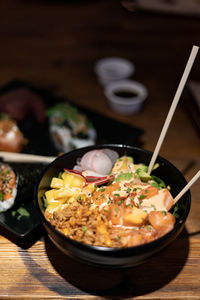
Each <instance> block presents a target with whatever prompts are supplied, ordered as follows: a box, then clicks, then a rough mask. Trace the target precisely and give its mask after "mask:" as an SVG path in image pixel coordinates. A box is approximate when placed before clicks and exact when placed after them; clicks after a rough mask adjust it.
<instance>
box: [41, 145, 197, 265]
mask: <svg viewBox="0 0 200 300" xmlns="http://www.w3.org/2000/svg"><path fill="white" fill-rule="evenodd" d="M101 148H110V149H113V150H115V151H117V152H118V153H119V155H120V156H122V155H128V156H132V157H133V158H134V161H135V162H136V163H139V162H141V163H144V164H146V165H148V164H149V162H150V159H151V156H152V153H151V152H149V151H145V150H142V149H139V148H134V147H131V146H126V145H111V144H104V145H98V146H91V147H86V148H81V149H77V150H74V151H71V152H69V153H66V154H64V155H63V156H61V157H58V158H57V159H56V160H55V161H53V162H52V163H51V164H49V165H48V166H47V168H46V169H45V170H44V172H43V174H42V176H41V178H40V179H39V183H38V185H37V186H36V189H35V201H36V206H37V207H38V210H39V213H40V216H41V219H42V223H43V225H44V227H45V228H46V230H47V233H48V235H49V237H50V239H51V240H52V241H53V243H54V244H55V245H56V246H57V247H58V248H59V249H60V250H61V251H63V252H64V253H65V254H67V255H69V256H71V257H73V258H75V259H77V260H79V261H81V262H85V263H88V264H93V265H97V266H103V267H113V268H114V267H115V268H121V267H130V266H135V265H138V264H141V263H143V262H145V261H146V260H147V259H148V258H149V257H151V256H152V255H154V254H155V253H157V252H158V251H160V250H161V249H162V248H164V247H166V246H167V245H168V244H169V243H171V242H172V241H173V240H174V239H175V238H176V237H177V236H178V234H179V233H180V232H181V230H182V229H183V227H184V224H185V221H186V219H187V216H188V214H189V211H190V198H191V196H190V192H189V191H188V192H187V193H186V194H185V195H184V196H183V197H182V198H181V199H180V200H179V203H178V207H179V208H178V211H177V213H178V215H179V218H178V219H177V222H176V224H175V227H174V229H173V230H172V231H170V232H169V233H167V234H166V235H164V236H163V237H161V238H159V239H157V240H155V241H153V242H150V243H148V244H144V245H141V246H136V247H130V248H106V247H97V246H91V245H86V244H83V243H80V242H76V241H74V240H72V239H70V238H68V237H66V236H65V235H63V234H62V233H60V232H59V231H57V230H56V229H55V228H54V227H53V226H52V225H51V224H50V223H49V222H48V221H47V220H46V219H45V217H44V210H45V208H44V204H43V200H42V196H43V195H44V192H45V191H46V190H48V189H49V186H50V182H51V178H52V177H53V176H57V175H58V173H59V172H60V171H62V170H63V168H68V169H72V168H73V166H74V165H75V163H76V160H77V158H80V157H82V156H83V155H84V153H86V152H88V151H90V150H94V149H101ZM157 162H159V164H160V167H159V168H158V169H156V170H155V171H154V173H153V174H154V175H156V176H158V177H160V178H161V179H163V180H164V181H165V183H166V184H167V185H170V186H171V193H172V195H173V196H175V195H177V194H178V193H179V191H180V190H181V189H182V188H183V187H184V186H185V185H186V180H185V178H184V177H183V175H182V174H181V173H180V171H178V169H177V168H176V167H175V166H173V165H172V164H171V163H170V162H168V161H167V160H165V159H163V158H161V157H158V159H157Z"/></svg>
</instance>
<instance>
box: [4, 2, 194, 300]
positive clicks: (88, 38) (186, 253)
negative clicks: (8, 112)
mask: <svg viewBox="0 0 200 300" xmlns="http://www.w3.org/2000/svg"><path fill="white" fill-rule="evenodd" d="M199 32H200V20H199V19H197V18H189V19H187V18H184V17H180V16H179V17H176V16H173V17H172V16H167V15H166V16H159V15H154V14H147V13H142V12H135V13H130V12H128V11H126V10H125V9H124V8H123V7H122V6H121V4H120V1H115V0H110V1H106V0H101V1H23V0H21V1H20V0H15V1H14V0H7V1H2V2H1V4H0V37H1V47H0V53H1V55H0V66H1V67H0V83H1V85H4V84H6V83H7V82H8V81H10V80H13V79H15V78H19V79H24V80H28V81H30V82H32V83H33V84H35V85H38V86H42V87H46V88H49V89H51V90H52V91H54V92H55V93H56V94H58V95H62V96H67V97H69V98H71V99H72V100H73V101H74V102H75V103H78V104H82V105H84V106H85V107H89V108H91V109H93V110H95V111H97V112H100V113H102V114H105V115H107V116H110V117H113V118H115V119H117V120H119V121H122V122H125V123H128V124H131V125H133V126H139V127H141V128H144V129H145V134H144V136H143V147H144V148H145V149H148V150H153V149H154V147H155V144H156V141H157V139H158V136H159V133H160V130H161V128H162V125H163V123H164V120H165V117H166V114H167V111H168V109H169V106H170V102H171V101H172V99H173V96H174V94H175V91H176V87H177V85H178V83H179V79H180V77H181V75H182V72H183V69H184V66H185V64H186V61H187V59H188V56H189V53H190V50H191V48H192V45H193V44H198V42H199ZM105 56H120V57H125V58H127V59H130V60H131V61H132V62H133V63H134V64H135V66H136V73H135V74H134V76H133V78H134V79H135V80H138V81H140V82H142V83H143V84H145V85H146V86H147V88H148V91H149V96H148V99H147V101H146V104H145V106H144V108H143V110H142V111H141V112H140V113H138V114H137V115H131V116H128V117H126V116H121V115H119V114H116V113H114V112H112V111H111V110H110V109H109V108H108V106H107V100H106V98H105V96H104V94H103V89H102V87H101V86H100V85H99V84H98V82H97V78H96V76H95V74H94V70H93V68H94V63H95V62H96V61H97V60H98V59H99V58H102V57H105ZM199 62H200V56H198V58H197V59H196V62H195V65H194V67H193V69H192V72H191V75H190V78H192V79H195V80H198V78H199V74H200V70H199V65H200V64H199ZM160 154H161V155H162V156H164V157H165V158H167V159H168V160H170V161H171V162H172V163H174V164H175V165H176V166H177V167H178V168H179V169H180V170H181V171H182V172H183V173H184V175H185V177H186V179H190V178H191V177H192V176H193V175H194V174H195V172H196V171H197V170H198V169H199V167H200V139H199V135H198V133H197V132H196V131H195V128H194V127H193V125H192V123H191V120H190V119H189V118H188V115H187V113H186V111H184V109H183V107H182V104H181V103H180V105H179V106H178V108H177V110H176V112H175V115H174V118H173V121H172V123H171V125H170V128H169V131H168V133H167V136H166V139H165V142H164V144H163V146H162V149H161V152H160ZM199 188H200V183H199V182H198V183H196V184H195V185H194V186H193V187H192V188H191V192H192V207H191V212H190V215H189V218H188V220H187V222H186V226H185V228H184V230H183V232H182V233H181V235H180V236H179V237H178V238H177V239H176V240H175V241H174V242H173V243H172V244H171V245H170V246H169V247H168V248H167V249H165V250H163V251H162V252H161V253H160V254H159V255H157V256H156V257H154V258H152V259H151V260H150V261H149V262H147V263H146V264H144V265H141V266H138V267H135V268H131V269H128V270H115V271H113V270H102V269H96V268H94V267H89V266H87V265H82V264H80V263H77V262H75V261H73V260H71V259H69V258H68V257H66V256H65V255H63V254H62V253H61V252H60V251H59V250H58V249H57V248H56V247H55V246H54V245H53V244H52V242H51V241H50V240H49V239H48V237H47V236H46V234H45V232H44V230H43V229H42V228H38V230H37V231H35V232H34V233H33V235H32V236H31V238H29V239H17V238H16V237H15V236H14V235H12V234H11V233H9V232H7V231H6V230H4V229H3V228H0V234H1V236H0V262H1V263H0V298H1V299H36V298H37V299H63V298H65V299H79V298H82V299H107V298H108V299H111V298H112V299H123V298H127V299H130V298H134V299H200V221H199V220H200V218H199V213H200V201H199Z"/></svg>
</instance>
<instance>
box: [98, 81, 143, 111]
mask: <svg viewBox="0 0 200 300" xmlns="http://www.w3.org/2000/svg"><path fill="white" fill-rule="evenodd" d="M104 93H105V95H106V97H107V99H108V103H109V105H110V107H111V109H113V110H114V111H115V112H117V113H120V114H123V115H131V114H134V113H137V112H139V111H140V109H141V107H142V104H143V102H144V100H145V99H146V97H147V94H148V93H147V89H146V87H145V86H144V85H142V84H141V83H139V82H136V81H133V80H121V81H116V82H113V83H110V84H108V85H107V86H106V87H105V89H104Z"/></svg>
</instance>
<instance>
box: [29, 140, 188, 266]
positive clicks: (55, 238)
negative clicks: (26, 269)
mask: <svg viewBox="0 0 200 300" xmlns="http://www.w3.org/2000/svg"><path fill="white" fill-rule="evenodd" d="M102 152H103V153H104V154H105V153H106V154H109V155H110V153H109V152H111V153H114V154H116V155H117V156H116V157H115V158H114V161H115V162H113V165H114V166H113V165H112V172H109V174H108V175H104V176H102V177H101V178H100V176H97V174H96V175H95V174H94V173H90V172H89V173H88V174H87V176H88V177H87V176H86V175H84V176H85V177H84V176H83V175H82V174H83V173H84V172H85V170H84V171H83V172H82V170H80V165H79V166H78V167H77V162H78V164H80V161H81V159H82V158H83V157H87V156H88V153H96V154H95V155H97V156H98V155H99V153H102ZM104 154H103V155H104ZM109 155H108V156H109ZM111 156H112V155H111ZM114 156H115V155H114ZM151 156H152V152H150V151H147V150H143V149H140V148H136V147H132V146H128V145H121V144H103V145H95V146H90V147H85V148H80V149H76V150H73V151H71V152H68V153H66V154H63V155H62V156H60V157H58V158H57V159H55V160H54V161H53V162H52V163H50V164H49V165H48V166H47V167H46V169H45V170H44V171H43V173H42V174H41V176H40V178H39V181H38V183H37V185H36V188H35V197H34V198H35V203H36V207H37V209H38V211H39V214H40V217H41V221H42V224H43V226H44V227H45V229H46V231H47V233H48V236H49V238H50V239H51V241H52V242H53V243H54V244H55V245H56V246H57V247H58V248H59V249H60V250H61V251H62V252H63V253H65V254H66V255H68V256H70V257H72V258H74V259H76V260H78V261H80V262H84V263H87V264H91V265H95V266H100V267H108V268H126V267H132V266H136V265H139V264H141V263H144V262H145V261H146V260H147V259H149V258H150V257H151V256H153V255H155V254H156V253H157V252H159V251H160V250H161V249H163V248H164V247H166V246H167V245H169V244H170V243H171V242H172V241H174V240H175V239H176V237H177V236H178V235H179V234H180V232H181V231H182V229H183V227H184V225H185V222H186V219H187V217H188V214H189V211H190V206H191V195H190V191H188V192H186V193H185V194H184V195H183V196H182V197H181V199H180V200H179V201H178V203H177V204H176V205H175V206H174V205H173V203H171V205H169V206H168V207H167V208H166V209H165V207H164V208H163V207H162V206H161V207H158V208H157V204H156V203H157V202H156V201H157V200H158V196H159V195H161V193H163V195H164V194H165V193H167V195H168V196H167V197H165V199H168V200H170V199H171V200H172V199H173V197H175V196H176V195H177V194H178V193H179V192H180V191H181V190H182V189H183V187H184V186H185V185H186V183H187V182H186V180H185V178H184V176H183V175H182V174H181V172H180V171H179V170H178V169H177V168H176V167H175V166H174V165H173V164H171V163H170V162H169V161H167V160H166V159H164V158H162V157H160V156H158V158H157V161H156V165H155V168H154V170H153V171H152V173H151V175H149V176H150V177H151V176H152V177H151V178H146V176H147V172H146V170H147V166H148V164H149V162H150V160H151ZM124 158H126V162H127V161H128V168H131V167H133V169H135V170H136V171H135V173H134V172H133V174H132V175H133V177H134V178H136V179H134V180H136V183H135V184H136V185H135V186H134V188H133V189H132V194H130V193H131V188H132V187H131V188H130V185H129V183H130V178H127V177H126V175H124V174H127V171H126V172H125V173H123V171H122V170H120V173H117V176H118V177H117V176H116V174H115V172H113V169H114V168H116V166H117V167H118V166H119V165H121V161H123V159H124ZM112 159H113V157H112ZM89 162H90V163H91V158H89ZM116 162H118V163H117V165H115V164H116ZM86 163H87V162H86ZM123 163H124V162H123ZM106 166H107V164H106ZM125 167H126V168H127V165H126V166H125ZM100 168H101V163H100ZM139 169H140V171H141V169H142V172H143V173H142V175H141V174H139V173H138V170H139ZM81 172H82V174H81ZM128 172H129V175H130V173H131V171H130V169H129V171H128ZM63 174H64V175H63ZM104 174H105V173H104ZM113 174H114V175H113ZM71 175H72V176H75V177H76V176H79V179H81V185H82V187H83V186H84V187H83V188H85V189H87V195H89V196H88V197H86V196H85V194H84V197H83V194H79V195H77V194H76V195H74V194H73V195H72V194H70V195H69V194H68V198H67V199H68V200H67V201H66V200H63V199H64V196H63V195H61V196H60V198H59V197H58V198H59V200H55V199H53V201H52V193H55V191H56V194H58V193H61V192H63V188H62V189H61V190H59V188H60V187H59V185H60V184H61V185H62V187H63V180H66V178H67V177H70V176H71ZM132 175H130V176H132ZM139 175H141V176H143V177H141V178H142V179H141V178H139ZM62 176H63V177H62ZM65 176H66V178H64V177H65ZM123 176H125V177H126V178H125V179H126V180H125V181H124V182H125V186H126V191H125V192H126V194H125V195H123V197H122V195H121V197H120V193H121V191H120V188H119V185H118V186H117V193H116V191H114V196H113V197H115V198H112V197H111V198H106V200H104V201H103V198H104V197H105V196H106V197H107V195H106V194H105V193H106V190H107V187H108V189H113V186H115V185H116V184H121V182H120V183H119V178H121V177H123ZM70 178H71V177H70ZM79 179H78V184H80V181H79ZM67 180H68V179H67ZM84 180H85V181H84ZM141 180H142V181H141ZM148 180H149V181H148ZM86 183H87V184H86ZM131 183H133V180H132V181H131ZM140 184H141V186H140ZM67 187H69V186H67ZM91 187H92V190H90V188H91ZM120 187H121V186H120ZM72 189H73V187H72ZM88 191H89V192H88ZM112 191H113V190H112ZM133 191H134V192H133ZM152 191H153V194H154V192H155V193H156V195H153V196H152V195H151V196H148V195H149V194H148V193H150V194H151V193H152ZM123 192H124V190H123ZM64 193H65V191H64ZM145 193H147V194H145ZM127 194H128V195H127ZM49 195H51V196H49ZM91 195H92V197H93V198H90V197H91ZM102 195H103V196H102ZM112 195H113V193H112ZM94 197H95V198H94ZM116 197H117V200H116ZM118 197H120V198H118ZM134 197H135V198H134ZM151 197H152V198H151ZM88 198H89V199H93V202H94V203H92V204H91V203H89V205H88V202H86V201H87V200H86V199H88ZM99 198H100V205H99V206H98V205H97V204H96V202H95V200H96V199H97V201H99ZM136 198H137V201H138V202H137V203H136V202H133V203H134V205H133V204H132V202H131V201H136V200H135V199H136ZM145 198H146V199H145ZM147 198H148V199H147ZM74 199H75V200H74ZM163 199H164V198H163ZM147 200H148V201H149V200H151V201H152V202H148V203H150V206H149V207H146V206H145V205H147ZM168 200H167V201H168ZM171 200H170V201H171ZM51 201H52V202H51ZM58 201H61V205H60V204H59V205H60V206H59V209H57V207H58V206H57V203H58ZM105 201H106V203H105ZM127 201H129V202H127ZM145 201H146V202H145ZM163 201H164V200H163ZM170 201H168V204H169V202H170ZM66 202H67V203H66ZM85 203H87V207H86V208H85V207H84V206H83V204H84V205H85ZM163 203H165V202H163ZM168 204H167V205H168ZM71 205H73V209H71ZM109 205H112V206H111V207H112V208H113V211H112V209H111V207H109ZM142 205H143V206H142ZM148 205H149V204H148ZM163 205H164V204H163ZM60 207H62V209H63V208H64V210H62V209H61V208H60ZM80 207H81V209H82V210H81V212H82V213H83V211H84V212H85V215H84V214H80ZM100 207H101V209H100ZM122 207H124V208H123V209H122ZM83 208H85V210H84V209H83ZM72 210H73V212H74V215H72ZM122 210H123V212H124V211H126V214H125V216H124V215H123V217H120V218H117V217H118V214H119V211H120V212H121V211H122ZM96 211H98V212H99V211H100V212H101V213H100V214H99V215H97V216H96V218H97V219H95V220H100V223H98V222H96V221H95V222H96V223H95V222H94V223H93V224H92V225H91V218H90V216H93V217H94V216H95V214H94V212H96ZM103 211H104V212H105V214H106V215H104V214H103ZM127 211H128V213H127ZM60 212H61V213H60ZM63 212H65V214H63ZM59 213H60V214H59ZM68 214H69V216H67V217H66V215H68ZM110 215H112V217H110ZM133 215H134V217H133ZM80 216H81V219H80V220H79V217H80ZM105 216H106V217H105ZM120 216H122V215H120ZM157 216H159V218H160V217H161V219H162V220H164V221H161V222H164V225H163V224H161V225H163V226H160V224H159V225H158V227H156V226H157V225H155V226H154V223H155V222H154V217H156V218H157ZM167 217H169V220H170V221H169V223H170V222H171V223H170V224H171V225H169V226H168V225H167V227H166V218H167ZM78 220H79V221H78ZM85 220H87V221H88V220H89V221H88V223H84V222H85ZM93 220H94V218H93ZM116 220H117V221H116ZM119 220H120V221H119ZM59 222H60V223H59ZM78 222H79V223H78ZM119 222H122V223H119ZM97 223H98V225H99V224H100V226H97V225H95V224H97ZM111 223H112V226H111ZM73 224H76V225H77V224H78V225H77V226H79V228H78V229H77V228H75V229H73V231H70V230H71V228H72V227H73ZM120 224H121V225H122V226H121V227H120ZM91 226H93V227H91ZM95 226H96V227H95ZM106 226H107V227H106ZM89 228H93V231H92V232H91V230H89ZM94 228H96V229H94ZM124 228H125V229H124ZM166 228H168V229H167V230H166ZM80 229H81V230H80ZM111 230H112V231H111ZM163 230H164V231H163ZM80 231H81V232H80ZM78 232H79V234H78ZM124 232H126V234H125V233H124ZM127 232H128V233H127ZM120 234H121V236H120ZM124 235H125V236H124ZM86 236H88V238H87V239H86V238H85V239H84V237H86ZM96 237H97V238H96Z"/></svg>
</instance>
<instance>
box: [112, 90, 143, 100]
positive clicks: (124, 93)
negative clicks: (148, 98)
mask: <svg viewBox="0 0 200 300" xmlns="http://www.w3.org/2000/svg"><path fill="white" fill-rule="evenodd" d="M114 94H115V96H117V97H120V98H126V99H128V98H134V97H136V96H138V94H137V93H134V92H133V91H130V90H119V91H116V92H114Z"/></svg>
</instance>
